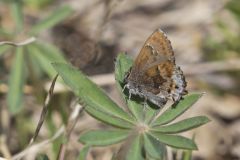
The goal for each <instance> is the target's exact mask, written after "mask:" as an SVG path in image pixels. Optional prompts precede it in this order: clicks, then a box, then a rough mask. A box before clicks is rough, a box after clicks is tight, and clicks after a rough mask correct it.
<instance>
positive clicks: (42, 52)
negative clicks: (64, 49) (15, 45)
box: [27, 43, 66, 78]
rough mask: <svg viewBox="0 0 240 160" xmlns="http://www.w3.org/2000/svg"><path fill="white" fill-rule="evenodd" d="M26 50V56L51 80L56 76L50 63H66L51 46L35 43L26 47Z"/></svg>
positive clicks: (60, 54)
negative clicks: (35, 61)
mask: <svg viewBox="0 0 240 160" xmlns="http://www.w3.org/2000/svg"><path fill="white" fill-rule="evenodd" d="M27 49H28V54H30V55H31V57H32V58H35V60H37V61H38V63H39V65H40V67H41V69H42V70H43V71H44V72H45V73H47V75H48V76H49V77H51V78H53V77H54V76H55V75H56V74H57V72H56V71H55V70H54V68H53V67H52V65H51V62H56V61H57V62H66V60H65V59H64V57H63V54H62V53H61V52H60V51H59V50H58V49H57V48H55V47H54V46H52V45H47V44H43V43H41V44H40V43H37V44H31V45H28V46H27Z"/></svg>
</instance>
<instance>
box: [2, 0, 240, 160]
mask: <svg viewBox="0 0 240 160" xmlns="http://www.w3.org/2000/svg"><path fill="white" fill-rule="evenodd" d="M157 28H161V29H162V30H163V31H164V32H165V33H166V34H167V36H168V38H169V40H170V41H171V43H172V46H173V49H174V51H175V56H176V61H177V64H178V65H179V66H181V68H182V70H183V72H184V74H185V75H186V80H187V82H188V87H187V89H188V90H189V92H205V94H204V96H203V97H202V98H201V99H200V100H199V101H198V102H197V103H196V104H195V105H194V107H192V108H191V109H190V111H187V112H186V113H185V114H184V116H185V117H191V116H196V115H207V116H208V117H209V118H210V119H211V122H210V123H208V124H207V125H205V126H203V127H200V128H198V129H195V130H194V131H193V132H191V133H190V132H188V133H186V135H187V136H188V137H191V136H192V135H195V140H196V143H197V145H198V148H199V150H198V151H194V152H193V159H194V160H239V159H240V72H239V70H240V1H239V0H191V1H190V0H178V1H176V0H131V1H127V0H1V1H0V42H1V41H12V42H16V43H19V42H23V41H25V40H26V39H28V38H30V37H33V36H34V37H35V38H36V41H35V42H34V43H32V44H31V45H27V47H24V48H23V47H18V48H16V47H14V46H9V45H2V46H0V157H6V158H10V157H14V156H16V155H17V154H19V153H21V152H22V151H23V150H24V149H25V148H26V146H27V144H28V143H29V141H30V138H31V136H32V135H33V134H34V130H35V128H36V125H37V123H38V121H39V117H40V114H41V109H42V105H43V103H44V99H45V97H46V94H47V92H48V89H49V84H50V83H51V80H52V78H53V76H54V75H55V74H56V73H55V72H54V70H53V68H51V65H50V62H55V61H65V62H69V63H72V64H73V65H74V66H75V67H77V68H79V69H80V70H82V71H83V72H84V73H86V74H87V75H88V76H89V77H90V78H92V79H93V80H94V81H95V82H96V83H97V84H98V85H100V86H101V87H102V88H104V90H106V91H107V93H108V94H109V96H111V98H112V99H114V100H115V101H116V102H117V103H118V104H120V105H123V100H122V99H121V97H120V95H119V93H118V90H117V89H116V86H115V84H114V76H113V72H114V58H115V57H116V56H117V54H118V53H120V52H126V53H127V54H129V55H130V56H131V57H133V58H135V57H136V56H137V54H138V53H139V51H140V49H141V47H142V45H143V44H144V41H145V40H146V39H147V38H148V36H149V35H150V34H151V33H152V32H153V31H155V30H156V29H157ZM79 83H80V82H79ZM72 101H74V97H73V94H72V93H70V92H69V90H68V89H66V88H65V87H63V86H62V85H61V84H60V83H59V84H57V86H56V89H55V94H54V96H53V100H52V101H51V109H50V111H49V113H48V115H47V119H46V121H45V123H44V125H43V127H42V128H41V131H40V134H39V137H38V140H37V142H38V143H39V144H40V143H41V142H45V141H46V140H50V142H49V143H46V144H45V145H44V147H36V148H35V149H33V150H32V151H31V154H26V155H25V159H35V157H36V156H37V155H39V154H41V153H44V154H47V155H48V156H49V157H51V158H50V159H56V156H57V153H58V150H59V143H60V142H59V141H58V139H60V138H61V136H58V137H57V138H56V139H54V140H52V139H51V137H52V136H53V135H55V133H56V132H58V131H59V128H60V127H61V126H62V125H64V124H66V122H67V119H68V117H69V114H70V113H71V111H72V108H71V104H72ZM103 127H104V126H103V125H102V124H101V123H99V122H97V121H96V120H94V119H93V118H91V117H89V116H88V115H87V114H85V113H82V114H81V116H80V119H79V121H78V123H77V126H76V127H75V129H74V131H73V134H72V135H71V138H70V141H69V142H70V144H68V146H67V150H68V151H67V154H68V157H69V159H75V158H74V157H77V155H78V152H79V150H80V149H81V147H82V145H81V144H80V143H79V142H78V135H79V134H80V133H81V132H82V131H84V130H89V129H92V128H94V129H96V128H103ZM115 148H116V146H112V147H105V148H96V149H94V150H93V151H92V152H91V155H89V158H88V159H89V160H91V159H97V160H108V159H110V158H111V155H112V153H113V150H114V149H115Z"/></svg>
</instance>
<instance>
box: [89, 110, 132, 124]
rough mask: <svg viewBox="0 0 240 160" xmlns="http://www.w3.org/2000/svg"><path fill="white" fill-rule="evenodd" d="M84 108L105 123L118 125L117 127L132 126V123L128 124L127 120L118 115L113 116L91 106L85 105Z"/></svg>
mask: <svg viewBox="0 0 240 160" xmlns="http://www.w3.org/2000/svg"><path fill="white" fill-rule="evenodd" d="M85 110H86V111H87V112H88V114H90V115H91V116H92V117H94V118H96V119H98V120H100V121H102V122H104V123H107V124H109V125H111V126H114V127H118V128H126V129H127V128H129V129H130V128H133V124H130V123H129V122H126V121H124V120H122V119H121V118H119V117H115V116H113V115H110V114H108V113H106V112H102V111H100V110H98V109H95V108H92V107H85Z"/></svg>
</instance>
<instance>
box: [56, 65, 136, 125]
mask: <svg viewBox="0 0 240 160" xmlns="http://www.w3.org/2000/svg"><path fill="white" fill-rule="evenodd" d="M52 65H53V67H54V68H55V69H56V71H57V72H58V73H59V75H60V76H61V77H62V78H63V80H64V82H65V83H66V84H67V85H68V86H69V87H70V88H71V89H72V90H73V91H74V93H75V94H76V95H77V96H78V97H79V98H80V100H81V101H82V102H84V104H85V107H86V108H87V107H91V108H92V109H96V110H98V111H101V112H103V113H107V114H106V116H105V118H106V119H107V118H108V117H107V115H112V116H115V117H118V118H120V119H122V120H125V121H126V122H129V123H130V124H131V123H132V124H134V119H133V117H131V116H130V115H129V114H127V113H126V112H125V111H124V110H123V109H121V108H120V107H119V106H118V105H117V104H116V103H115V102H113V101H112V100H111V99H110V98H109V97H108V96H107V95H106V94H105V93H104V92H103V91H102V90H101V89H100V88H99V87H98V86H97V85H96V84H95V83H93V82H92V81H90V80H89V79H88V78H87V77H86V76H85V75H84V74H82V73H81V72H80V71H79V70H77V69H76V68H73V67H72V66H71V65H68V64H64V63H53V64H52ZM103 118H104V117H103Z"/></svg>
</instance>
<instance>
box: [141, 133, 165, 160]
mask: <svg viewBox="0 0 240 160" xmlns="http://www.w3.org/2000/svg"><path fill="white" fill-rule="evenodd" d="M144 149H145V151H146V154H147V157H149V158H150V157H151V158H154V159H156V160H164V158H165V157H166V154H167V149H166V146H165V145H164V144H162V143H161V142H159V141H158V140H156V139H155V138H153V137H152V136H149V135H147V134H144Z"/></svg>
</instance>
